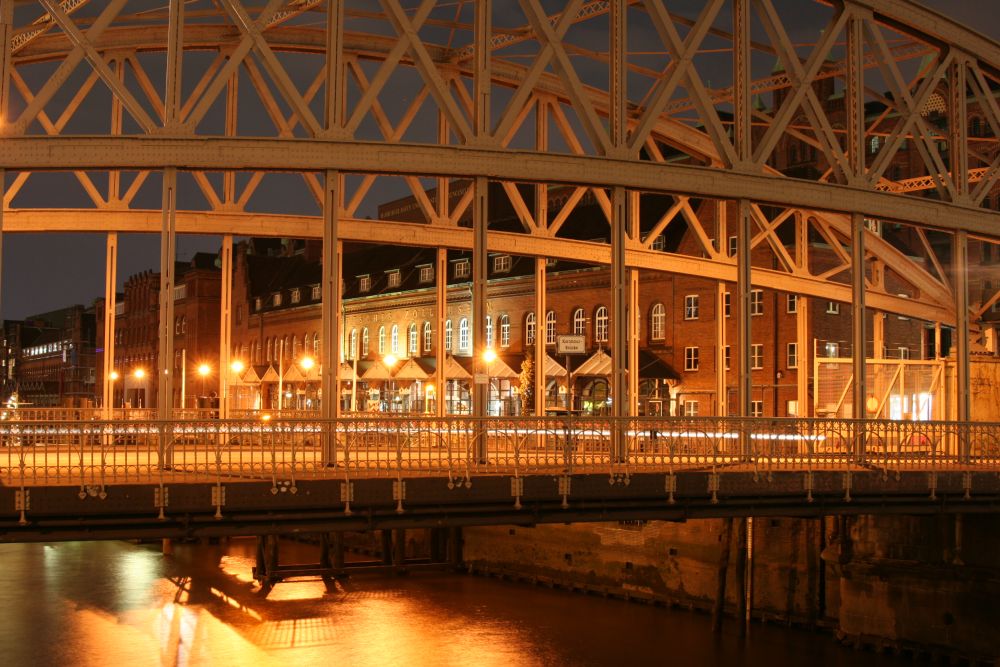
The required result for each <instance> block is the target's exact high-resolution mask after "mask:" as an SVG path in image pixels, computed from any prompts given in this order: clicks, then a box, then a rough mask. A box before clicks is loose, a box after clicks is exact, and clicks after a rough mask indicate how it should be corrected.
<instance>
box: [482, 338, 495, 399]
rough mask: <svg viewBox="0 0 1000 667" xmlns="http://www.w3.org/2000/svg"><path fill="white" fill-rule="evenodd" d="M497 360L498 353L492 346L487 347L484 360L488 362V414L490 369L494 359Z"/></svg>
mask: <svg viewBox="0 0 1000 667" xmlns="http://www.w3.org/2000/svg"><path fill="white" fill-rule="evenodd" d="M496 360H497V353H496V352H494V351H493V348H492V347H488V348H486V350H485V351H484V352H483V361H485V362H486V414H491V413H490V381H491V378H490V371H491V368H490V367H491V366H492V364H493V362H494V361H496Z"/></svg>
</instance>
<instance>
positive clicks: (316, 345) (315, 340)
mask: <svg viewBox="0 0 1000 667" xmlns="http://www.w3.org/2000/svg"><path fill="white" fill-rule="evenodd" d="M313 356H314V357H316V361H320V360H321V359H322V355H321V354H320V346H319V334H318V333H316V332H315V331H313Z"/></svg>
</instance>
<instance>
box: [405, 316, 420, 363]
mask: <svg viewBox="0 0 1000 667" xmlns="http://www.w3.org/2000/svg"><path fill="white" fill-rule="evenodd" d="M408 334H409V335H408V336H407V337H406V339H407V346H406V351H407V354H409V355H410V356H411V357H415V356H417V353H418V352H419V351H420V348H419V347H417V346H418V345H419V343H420V341H419V339H418V338H417V323H416V322H410V328H409V331H408Z"/></svg>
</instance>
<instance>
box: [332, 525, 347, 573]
mask: <svg viewBox="0 0 1000 667" xmlns="http://www.w3.org/2000/svg"><path fill="white" fill-rule="evenodd" d="M330 538H331V539H330V552H329V556H328V558H329V561H330V566H331V567H332V568H333V569H334V570H337V571H338V572H342V571H343V570H344V531H342V530H335V531H334V532H332V533H330Z"/></svg>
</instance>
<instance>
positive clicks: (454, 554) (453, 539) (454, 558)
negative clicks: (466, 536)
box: [448, 526, 462, 570]
mask: <svg viewBox="0 0 1000 667" xmlns="http://www.w3.org/2000/svg"><path fill="white" fill-rule="evenodd" d="M448 564H449V565H451V566H452V567H453V568H454V569H456V570H457V569H458V568H460V567H461V566H462V529H461V528H458V527H457V526H452V527H451V528H449V529H448Z"/></svg>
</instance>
